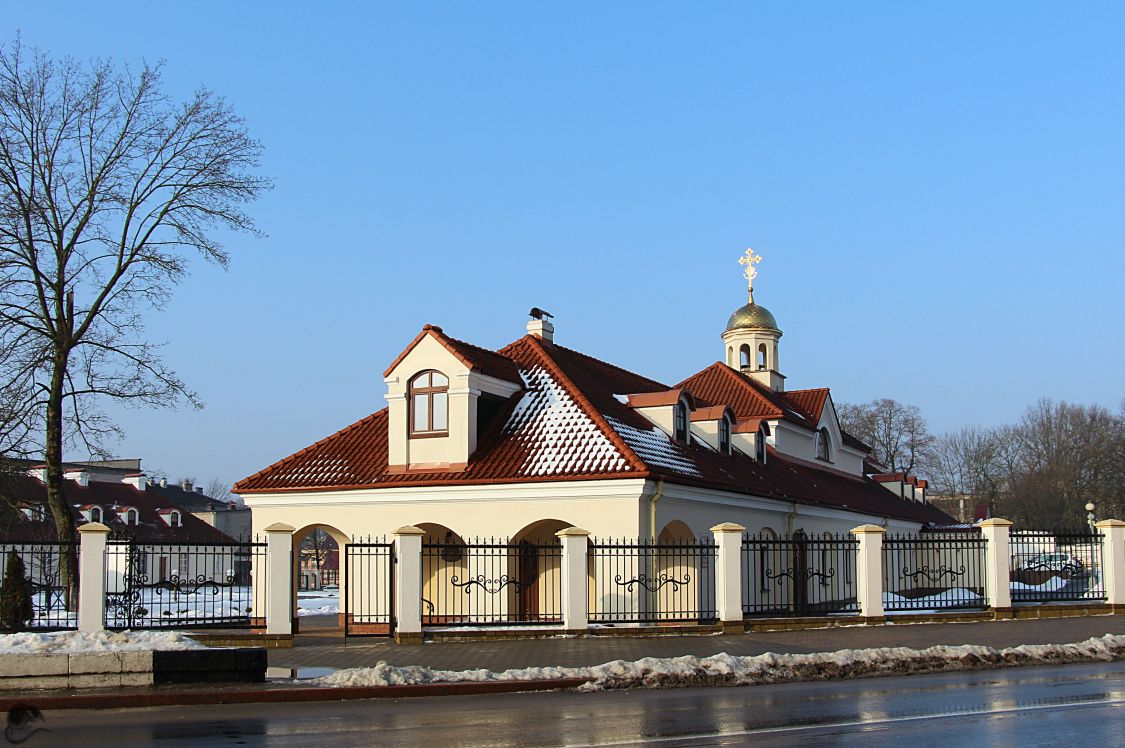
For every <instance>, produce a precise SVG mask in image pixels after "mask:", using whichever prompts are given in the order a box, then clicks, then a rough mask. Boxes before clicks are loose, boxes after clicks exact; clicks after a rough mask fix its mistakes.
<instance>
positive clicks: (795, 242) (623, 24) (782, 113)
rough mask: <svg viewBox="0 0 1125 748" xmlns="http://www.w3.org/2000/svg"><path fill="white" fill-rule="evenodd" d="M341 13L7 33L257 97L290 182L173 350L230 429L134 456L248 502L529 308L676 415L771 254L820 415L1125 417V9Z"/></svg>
mask: <svg viewBox="0 0 1125 748" xmlns="http://www.w3.org/2000/svg"><path fill="white" fill-rule="evenodd" d="M322 5H323V6H324V7H320V6H319V5H314V4H307V3H305V4H287V3H284V2H274V3H269V4H266V3H260V4H254V5H251V4H249V3H229V2H199V3H192V4H190V7H189V5H185V4H173V3H151V2H144V3H108V4H105V7H100V6H102V4H95V3H68V2H51V3H45V2H44V3H26V2H11V1H10V0H2V1H0V9H2V10H0V18H3V20H4V21H5V24H4V25H5V27H7V28H8V30H9V32H10V33H13V34H14V32H15V31H16V30H17V29H18V30H19V31H20V32H21V33H22V35H23V39H24V42H25V43H27V44H29V45H33V46H38V47H40V48H42V49H44V50H47V51H49V52H51V53H53V54H56V55H63V54H70V55H73V56H75V57H78V58H81V59H85V58H90V57H95V56H112V57H113V58H115V59H117V60H119V61H121V62H128V63H131V64H136V63H139V62H140V61H142V60H148V61H156V60H160V59H164V60H166V68H165V82H166V86H167V88H168V90H169V92H170V93H172V94H173V95H176V96H185V95H187V93H188V92H190V91H191V90H192V89H193V88H195V87H196V86H198V85H200V84H204V85H206V86H208V87H210V88H212V89H214V90H215V91H217V92H219V93H221V94H222V95H224V96H226V97H227V98H228V99H229V100H230V102H231V103H232V105H233V106H234V108H235V109H236V110H237V111H238V112H240V113H241V114H243V115H244V116H245V117H246V119H247V120H248V123H249V127H250V129H251V132H252V133H253V134H254V135H255V136H256V137H257V138H259V139H260V140H261V141H262V143H263V144H264V146H265V160H264V164H263V173H265V174H266V175H269V176H271V177H273V178H274V180H275V182H276V187H275V189H274V190H273V191H272V192H271V193H269V194H268V195H267V196H266V197H265V198H264V199H262V200H261V201H259V202H258V203H256V204H255V205H254V206H252V208H251V210H252V212H253V214H254V215H255V216H256V218H257V219H258V221H259V223H260V226H261V228H262V229H263V231H265V232H266V233H267V234H268V237H267V238H264V239H255V238H252V237H245V236H234V237H231V238H230V240H229V242H228V249H229V251H230V253H231V255H232V258H233V262H232V264H231V268H230V270H229V271H227V272H224V271H222V270H220V269H218V268H215V267H211V266H208V265H206V264H202V263H200V264H198V265H197V266H196V267H195V268H194V272H193V274H192V275H191V277H190V278H189V279H188V280H187V281H186V282H185V283H184V284H183V285H182V286H181V287H180V288H179V290H178V292H177V294H176V296H175V299H174V300H173V301H172V302H171V303H170V304H169V305H168V307H167V308H166V309H165V310H163V311H162V312H160V313H154V314H152V315H150V322H149V331H150V336H151V338H152V339H155V340H162V341H167V343H168V345H167V347H166V349H165V354H166V359H167V361H168V363H170V364H171V365H172V366H173V367H174V368H175V369H176V370H177V371H178V372H179V374H180V375H181V376H182V377H183V378H184V379H185V380H186V381H187V382H188V383H189V385H191V386H192V387H193V388H194V389H195V390H196V391H197V392H198V393H199V395H200V397H201V398H202V399H203V400H204V401H205V402H206V403H207V407H206V408H205V409H204V410H202V411H199V412H194V411H188V410H178V411H161V412H143V411H136V410H119V409H112V412H113V413H114V415H115V416H116V417H117V418H118V420H119V422H120V423H121V424H122V425H123V426H124V427H125V428H126V430H127V432H128V435H127V438H126V439H125V440H124V442H123V443H121V444H119V445H118V446H117V447H116V450H115V451H116V452H117V453H118V454H120V455H122V456H136V457H142V458H143V459H144V464H145V466H146V467H147V468H149V469H160V470H163V471H165V472H167V473H168V474H169V475H170V476H171V477H173V478H176V477H180V476H184V475H192V476H195V477H196V478H197V479H199V480H207V479H209V478H212V477H218V478H221V479H224V480H227V481H234V480H237V479H239V478H241V477H244V476H245V475H248V474H250V473H252V472H254V471H256V470H258V469H260V468H262V467H265V466H266V465H268V464H270V463H272V462H273V461H275V460H277V459H280V458H282V457H284V456H286V455H288V454H290V453H291V452H293V451H295V450H297V449H300V448H302V447H304V446H306V445H308V444H310V443H312V442H313V441H315V440H317V439H320V438H322V437H324V436H326V435H328V434H329V433H332V432H333V431H335V430H337V429H338V428H340V427H342V426H344V425H346V424H348V423H351V422H353V421H355V420H358V419H359V418H361V417H363V416H364V415H367V414H368V413H370V412H372V411H374V410H376V409H378V408H380V407H382V404H383V400H382V394H383V390H384V386H383V383H382V371H383V369H384V368H385V367H386V365H387V364H388V363H389V362H390V361H391V360H392V359H393V358H394V357H395V355H396V354H397V353H398V352H399V351H400V350H401V349H402V347H403V346H404V345H405V344H406V343H407V342H409V340H410V339H411V338H412V337H413V336H414V335H415V334H416V333H417V331H418V329H419V328H420V327H421V326H422V325H423V324H424V323H427V322H428V323H434V324H439V325H442V326H443V327H444V328H445V330H446V331H447V332H448V333H449V334H451V335H453V336H454V337H459V338H462V339H466V340H469V341H472V342H475V343H477V344H479V345H483V346H487V347H499V346H502V345H504V344H506V343H508V342H510V341H511V340H514V339H515V338H517V337H519V336H520V335H521V334H523V331H524V324H525V322H526V319H527V318H526V315H525V313H526V311H527V309H528V308H529V307H531V306H533V305H535V306H540V307H543V308H545V309H548V310H550V311H551V312H553V313H554V314H555V316H556V319H555V322H556V328H557V332H556V340H557V342H559V343H561V344H563V345H566V346H569V347H573V348H576V349H578V350H581V351H584V352H586V353H589V354H591V355H594V356H597V357H599V358H603V359H606V360H608V361H611V362H614V363H617V364H619V365H622V366H624V367H626V368H630V369H633V370H636V371H638V372H640V373H644V374H646V375H648V376H651V377H654V378H657V379H662V380H665V381H668V382H670V383H671V382H675V381H678V380H679V379H681V378H682V377H684V376H686V375H687V374H689V373H692V372H694V371H696V370H698V369H701V368H703V367H704V366H706V365H708V364H710V363H712V362H713V361H715V360H718V359H719V358H720V356H721V355H722V345H721V342H720V339H719V335H720V333H721V332H722V330H723V327H724V325H725V323H726V319H727V316H728V315H729V314H730V312H731V311H733V309H735V308H736V307H737V306H739V305H741V304H742V303H744V298H745V297H744V282H743V280H742V278H741V276H740V268H739V266H738V265H737V264H736V262H737V259H738V257H739V255H740V254H741V252H742V251H743V250H744V249H745V248H746V247H747V246H752V247H754V248H755V250H757V251H758V252H759V253H760V254H762V255H763V256H764V257H765V260H764V261H763V263H762V264H761V265H760V266H759V272H760V275H759V279H758V281H757V283H756V294H755V295H756V298H757V300H758V301H759V302H760V303H762V304H764V305H766V306H768V307H769V308H770V309H771V310H772V311H773V312H774V314H775V315H776V316H777V318H778V321H779V323H780V326H781V328H782V329H783V330H784V331H785V336H784V338H783V339H782V348H781V364H782V370H783V373H785V374H786V375H787V376H788V377H789V379H788V382H787V384H788V386H789V387H791V388H801V387H811V386H830V387H831V388H832V392H833V396H834V398H835V399H836V400H837V402H841V401H852V402H855V401H866V400H871V399H874V398H876V397H893V398H896V399H898V400H901V401H903V402H907V403H912V404H915V405H918V406H920V407H921V408H922V410H923V412H924V413H925V415H926V416H927V418H928V420H929V423H930V425H931V427H932V428H933V430H935V431H943V430H948V429H956V428H959V427H960V426H962V425H970V424H978V425H995V424H1000V423H1004V422H1010V421H1013V420H1015V419H1017V418H1018V417H1019V416H1020V414H1021V413H1022V412H1023V410H1024V409H1025V408H1026V407H1027V406H1028V405H1029V404H1031V403H1032V402H1034V401H1035V400H1036V399H1038V398H1040V397H1051V398H1056V399H1066V400H1070V401H1074V402H1082V403H1093V402H1097V403H1101V404H1104V405H1106V406H1108V407H1111V408H1113V409H1116V408H1117V407H1118V405H1119V403H1121V401H1122V398H1123V397H1125V376H1123V375H1122V373H1121V370H1122V368H1123V367H1125V345H1123V344H1122V337H1123V332H1125V313H1123V311H1122V303H1121V295H1122V289H1123V288H1125V283H1123V272H1125V260H1123V259H1122V257H1123V255H1122V246H1123V243H1125V241H1123V240H1125V211H1123V210H1122V205H1123V202H1125V200H1123V199H1125V179H1123V175H1125V168H1123V167H1125V127H1123V125H1125V45H1122V44H1121V41H1120V40H1121V38H1122V33H1123V31H1125V7H1122V6H1121V5H1120V4H1118V3H1100V4H1099V3H1082V4H1080V5H1069V6H1063V5H1059V4H1054V3H1045V2H1043V3H1028V2H1019V3H988V4H981V3H929V4H921V3H862V4H854V3H852V4H845V3H827V2H825V3H801V4H797V3H774V4H769V5H766V4H761V3H707V4H698V3H692V4H663V3H653V2H645V3H614V4H607V3H577V2H568V3H557V4H553V5H549V4H546V3H425V4H423V3H400V4H393V5H392V4H386V3H374V2H372V3H354V4H341V3H324V4H322ZM96 6H97V7H96ZM607 6H608V7H607ZM9 38H10V35H9ZM70 456H71V457H74V458H78V457H81V456H82V455H80V454H77V453H74V454H71V455H70Z"/></svg>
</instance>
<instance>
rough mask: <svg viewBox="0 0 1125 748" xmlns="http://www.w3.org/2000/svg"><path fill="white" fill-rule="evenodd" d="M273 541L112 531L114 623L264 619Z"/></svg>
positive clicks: (108, 615) (223, 623)
mask: <svg viewBox="0 0 1125 748" xmlns="http://www.w3.org/2000/svg"><path fill="white" fill-rule="evenodd" d="M265 577H266V544H265V543H263V542H258V541H255V542H239V541H231V542H229V543H213V542H191V541H187V540H174V541H170V542H165V543H142V542H139V541H137V540H135V539H133V538H130V537H116V538H114V537H111V538H110V539H109V542H108V544H107V545H106V549H105V590H106V605H105V619H104V620H105V626H106V628H110V629H152V628H173V627H174V628H189V627H192V628H199V627H208V626H210V627H219V628H236V627H249V626H251V625H255V624H260V623H261V622H263V615H264V612H265V604H264V599H265Z"/></svg>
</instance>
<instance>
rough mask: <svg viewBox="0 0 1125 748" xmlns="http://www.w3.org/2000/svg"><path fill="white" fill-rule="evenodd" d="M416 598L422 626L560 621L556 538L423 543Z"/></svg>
mask: <svg viewBox="0 0 1125 748" xmlns="http://www.w3.org/2000/svg"><path fill="white" fill-rule="evenodd" d="M346 584H348V585H349V586H350V585H351V582H350V581H348V582H346ZM421 594H422V625H423V626H488V625H526V624H553V623H561V622H562V545H561V544H560V543H559V542H558V540H557V539H555V538H551V539H547V540H523V541H519V542H511V541H509V540H505V539H496V538H489V539H487V540H485V539H473V540H469V541H460V540H459V539H457V538H451V539H449V540H443V541H433V542H430V541H427V542H423V543H422V592H421Z"/></svg>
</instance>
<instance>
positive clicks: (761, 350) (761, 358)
mask: <svg viewBox="0 0 1125 748" xmlns="http://www.w3.org/2000/svg"><path fill="white" fill-rule="evenodd" d="M767 363H768V361H767V359H766V344H765V343H762V344H761V345H759V346H758V368H759V369H767V368H769V367H768V366H767V365H766V364H767Z"/></svg>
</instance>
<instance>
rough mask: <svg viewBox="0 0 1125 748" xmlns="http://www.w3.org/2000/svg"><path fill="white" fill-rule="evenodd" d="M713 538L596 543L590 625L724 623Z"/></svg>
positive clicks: (591, 563)
mask: <svg viewBox="0 0 1125 748" xmlns="http://www.w3.org/2000/svg"><path fill="white" fill-rule="evenodd" d="M717 549H718V547H717V546H716V545H715V543H714V542H713V541H712V540H711V539H710V538H703V539H700V540H698V541H691V540H684V541H675V542H669V543H658V542H655V541H651V540H615V539H612V538H611V539H608V540H592V541H591V543H590V545H589V557H588V564H589V566H588V568H589V574H590V591H591V605H590V621H591V622H594V623H676V622H700V623H702V622H712V621H716V620H718V617H719V613H718V606H717V603H716V600H715V566H716V563H717V557H716V552H717Z"/></svg>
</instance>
